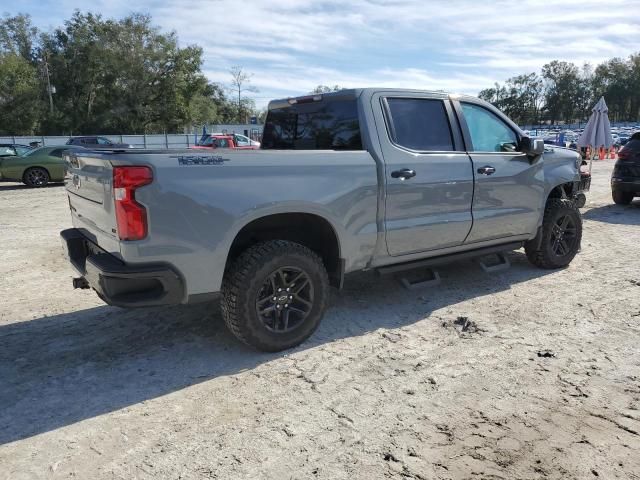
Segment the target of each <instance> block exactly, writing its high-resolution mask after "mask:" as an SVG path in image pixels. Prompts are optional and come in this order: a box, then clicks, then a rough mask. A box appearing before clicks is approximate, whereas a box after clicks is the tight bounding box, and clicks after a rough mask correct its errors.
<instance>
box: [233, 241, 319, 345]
mask: <svg viewBox="0 0 640 480" xmlns="http://www.w3.org/2000/svg"><path fill="white" fill-rule="evenodd" d="M287 267H294V268H297V269H301V270H303V271H304V272H305V273H306V276H307V277H308V280H309V282H310V283H311V285H312V288H313V302H312V306H311V307H310V310H309V313H308V315H307V316H306V318H304V320H302V322H301V323H300V324H299V326H297V327H296V328H295V330H293V331H289V332H274V331H272V330H269V329H268V328H267V326H266V325H265V324H264V322H263V320H262V319H261V317H260V316H259V314H258V311H257V308H256V302H257V299H258V295H259V294H260V292H261V289H262V288H263V286H264V283H265V281H266V280H267V279H268V278H269V277H270V275H272V274H273V272H275V271H277V270H278V269H280V268H287ZM328 294H329V277H328V275H327V270H326V268H325V266H324V264H323V262H322V260H321V258H320V257H319V256H318V255H317V254H316V253H315V252H313V251H312V250H310V249H309V248H307V247H305V246H303V245H300V244H298V243H294V242H290V241H285V240H270V241H266V242H261V243H258V244H256V245H253V246H252V247H249V248H248V249H247V250H245V251H244V252H243V253H241V254H240V255H239V256H238V258H236V259H235V261H234V262H233V264H232V265H231V266H230V267H229V268H228V269H227V271H226V272H225V275H224V278H223V280H222V300H221V302H220V303H221V308H222V316H223V318H224V321H225V323H226V324H227V327H228V328H229V330H230V331H231V332H232V333H233V334H234V335H235V336H236V337H237V338H238V339H239V340H240V341H242V342H244V343H246V344H247V345H250V346H252V347H254V348H256V349H258V350H263V351H267V352H277V351H280V350H285V349H287V348H291V347H294V346H296V345H299V344H300V343H302V342H304V341H305V340H306V339H307V338H309V336H311V334H312V333H313V332H314V331H315V330H316V328H317V327H318V325H319V324H320V320H321V319H322V316H323V315H324V312H325V310H326V307H327V300H328Z"/></svg>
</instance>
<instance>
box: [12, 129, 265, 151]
mask: <svg viewBox="0 0 640 480" xmlns="http://www.w3.org/2000/svg"><path fill="white" fill-rule="evenodd" d="M207 131H208V132H210V133H225V134H226V133H229V134H231V133H237V134H240V135H245V136H247V137H249V138H251V140H256V141H260V140H261V139H262V125H253V124H251V125H211V126H210V128H209V129H208V130H207ZM78 136H88V137H104V138H108V139H109V140H111V141H112V142H113V143H125V144H129V145H132V146H133V147H135V148H189V147H192V146H194V145H195V144H196V143H197V141H198V140H199V139H200V137H201V133H195V134H194V133H189V134H182V133H167V134H152V135H125V134H122V135H99V134H96V135H93V134H91V135H78ZM69 138H71V137H70V136H68V135H67V136H49V135H33V136H19V135H5V136H0V143H14V144H20V145H30V144H32V143H37V144H38V146H40V147H48V146H56V145H65V144H66V143H67V140H69Z"/></svg>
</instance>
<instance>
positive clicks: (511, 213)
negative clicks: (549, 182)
mask: <svg viewBox="0 0 640 480" xmlns="http://www.w3.org/2000/svg"><path fill="white" fill-rule="evenodd" d="M454 106H455V107H456V111H457V112H458V115H459V116H460V117H461V122H460V123H461V127H462V131H463V134H464V135H465V140H466V143H467V149H468V151H469V155H471V159H472V160H473V171H474V174H475V191H474V194H473V207H472V212H473V228H472V229H471V233H470V234H469V237H468V238H467V240H466V242H465V243H474V242H480V241H485V240H493V239H497V238H507V237H510V236H518V235H531V234H534V233H535V232H536V229H537V227H538V222H539V216H540V205H541V203H542V196H543V195H544V170H543V159H542V156H540V157H538V158H536V159H530V158H529V157H528V156H527V155H525V154H524V153H522V152H519V151H518V146H519V140H520V138H519V135H518V133H517V131H516V130H515V129H514V128H513V126H512V125H509V122H507V121H506V120H505V119H504V118H501V115H500V114H499V112H497V111H496V112H494V111H491V110H490V109H489V108H487V107H486V106H484V105H481V104H479V103H475V102H473V101H466V100H465V101H461V102H460V103H459V104H455V103H454Z"/></svg>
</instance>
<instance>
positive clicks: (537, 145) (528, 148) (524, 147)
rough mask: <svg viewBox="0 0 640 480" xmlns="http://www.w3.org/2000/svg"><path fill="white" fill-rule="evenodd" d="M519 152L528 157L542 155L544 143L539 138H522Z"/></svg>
mask: <svg viewBox="0 0 640 480" xmlns="http://www.w3.org/2000/svg"><path fill="white" fill-rule="evenodd" d="M520 151H521V152H522V153H526V154H527V155H529V156H530V157H537V156H538V155H542V154H543V153H544V141H543V140H542V139H541V138H531V137H522V138H521V139H520Z"/></svg>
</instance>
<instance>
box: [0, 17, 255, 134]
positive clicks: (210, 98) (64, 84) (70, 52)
mask: <svg viewBox="0 0 640 480" xmlns="http://www.w3.org/2000/svg"><path fill="white" fill-rule="evenodd" d="M202 53H203V52H202V48H201V47H199V46H195V45H189V46H185V47H180V46H179V44H178V38H177V35H176V34H175V32H170V33H163V32H161V31H160V29H159V28H158V27H156V26H154V25H153V24H152V21H151V17H149V16H148V15H143V14H133V15H130V16H127V17H125V18H123V19H120V20H113V19H105V18H103V17H102V16H101V15H98V14H93V13H81V12H80V11H76V12H75V13H74V14H73V15H72V17H71V18H69V19H68V20H66V21H65V22H64V25H63V26H61V27H59V28H56V29H54V30H53V31H51V32H42V31H39V30H38V29H37V28H36V27H35V26H33V24H32V22H31V18H30V17H29V16H28V15H25V14H19V15H15V16H5V17H4V18H2V19H0V134H4V135H31V134H35V133H38V134H45V135H69V134H83V133H122V132H126V133H162V132H178V131H183V129H184V128H189V127H191V126H194V125H201V124H204V123H214V124H215V123H218V124H219V123H235V122H238V123H247V119H248V117H249V116H253V115H258V114H259V113H260V112H257V111H256V109H255V104H254V102H253V100H251V99H248V98H246V97H243V96H242V93H243V92H246V91H255V89H253V88H251V86H250V77H251V76H250V75H249V74H247V73H246V72H244V71H243V70H242V68H241V67H233V68H232V69H231V71H230V87H229V89H227V88H225V86H223V85H221V84H218V83H212V82H209V81H208V80H207V78H206V77H205V75H204V74H203V73H202V71H201V67H202V63H203V60H202ZM232 92H235V93H232Z"/></svg>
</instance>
